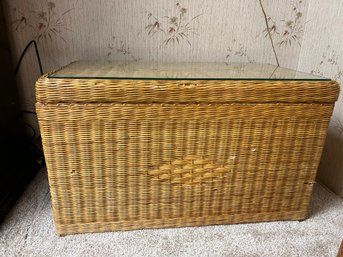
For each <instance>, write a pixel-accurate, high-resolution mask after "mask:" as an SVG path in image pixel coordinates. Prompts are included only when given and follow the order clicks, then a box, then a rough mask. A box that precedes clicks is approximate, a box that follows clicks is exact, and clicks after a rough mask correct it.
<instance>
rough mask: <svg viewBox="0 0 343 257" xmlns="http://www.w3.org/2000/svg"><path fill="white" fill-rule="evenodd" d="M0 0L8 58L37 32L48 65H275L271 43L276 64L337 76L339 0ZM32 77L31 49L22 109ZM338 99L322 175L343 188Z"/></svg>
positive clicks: (22, 79) (342, 53)
mask: <svg viewBox="0 0 343 257" xmlns="http://www.w3.org/2000/svg"><path fill="white" fill-rule="evenodd" d="M3 4H4V9H5V15H6V21H7V24H8V33H9V35H10V39H11V42H12V46H13V47H12V50H13V51H12V52H13V59H14V63H16V62H17V61H18V59H19V56H20V54H21V52H22V51H23V49H24V48H25V46H26V44H27V43H28V42H29V41H30V40H32V39H35V40H36V41H37V43H38V47H39V50H40V53H41V58H42V64H43V68H44V71H49V70H53V69H56V68H58V67H60V66H62V65H66V64H68V63H69V62H71V61H74V60H79V59H87V60H93V59H102V60H108V61H111V60H129V61H134V62H139V61H157V60H158V61H169V62H172V61H210V62H224V63H231V62H247V63H253V62H260V63H273V64H275V61H276V60H275V56H274V53H273V50H275V52H276V54H277V57H278V60H279V62H280V65H281V66H284V67H288V68H292V69H299V70H302V71H305V72H306V71H307V72H312V73H315V74H320V75H322V76H327V77H330V78H332V79H336V80H338V81H340V82H342V80H343V70H342V67H343V47H342V46H341V45H340V43H339V42H341V40H342V35H343V33H342V32H343V31H342V30H343V29H342V28H341V26H340V24H343V17H340V15H339V13H340V12H339V11H338V10H341V11H342V10H343V3H342V2H341V1H339V0H328V1H320V0H289V1H284V0H241V1H234V0H229V1H227V0H217V1H205V0H170V1H159V0H151V1H146V0H130V1H124V0H121V1H105V0H100V1H96V2H94V1H82V0H59V1H56V0H4V1H3ZM261 7H263V10H262V8H261ZM263 11H264V13H265V16H264V13H263ZM329 13H330V14H332V15H329V16H328V15H326V14H329ZM323 14H325V15H323ZM266 23H267V24H268V27H266ZM269 34H270V36H271V38H272V40H273V45H272V44H271V41H270V37H269ZM273 48H274V49H273ZM38 76H39V73H38V66H37V61H36V59H35V55H34V53H33V51H29V53H28V54H27V56H25V59H24V61H23V63H22V67H21V69H20V72H19V76H18V84H19V90H20V92H21V93H22V94H21V101H22V104H23V107H24V108H25V109H28V110H34V102H35V96H34V83H35V81H36V79H37V78H38ZM342 102H343V99H342V97H340V100H339V102H338V103H337V104H336V108H335V112H334V115H333V118H332V122H331V124H330V129H329V134H328V139H327V143H326V146H325V150H324V154H323V158H322V162H321V165H320V175H319V179H320V180H322V181H323V182H324V183H326V184H327V185H328V186H330V187H331V188H332V189H333V190H334V191H336V192H337V193H338V194H340V195H342V196H343V175H342V174H343V171H342V167H343V163H342V161H339V160H341V159H342V160H343V158H341V155H342V154H343V126H342V124H343V117H342V116H343V115H342V113H343V107H342V106H343V103H342ZM32 123H35V120H32Z"/></svg>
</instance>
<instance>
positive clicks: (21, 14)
mask: <svg viewBox="0 0 343 257" xmlns="http://www.w3.org/2000/svg"><path fill="white" fill-rule="evenodd" d="M42 4H43V5H42V7H41V8H40V9H36V10H25V11H23V10H21V9H20V7H13V8H12V11H13V13H14V15H13V16H14V17H15V19H14V20H13V21H12V22H11V23H12V25H13V26H14V28H15V31H17V32H18V31H19V32H20V31H22V30H25V29H30V30H31V33H32V35H33V38H32V39H36V40H38V41H39V40H42V39H43V40H46V39H49V40H54V39H61V40H62V41H64V42H65V43H66V40H65V38H64V37H63V32H64V31H65V30H70V28H69V27H68V24H67V23H66V22H65V17H66V16H67V15H68V14H69V13H70V12H71V11H72V9H68V10H66V11H63V12H62V13H57V12H56V4H55V2H48V1H43V2H42Z"/></svg>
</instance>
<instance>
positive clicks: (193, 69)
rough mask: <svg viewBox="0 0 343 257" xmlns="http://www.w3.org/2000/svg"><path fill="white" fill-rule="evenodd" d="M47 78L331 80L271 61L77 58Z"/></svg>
mask: <svg viewBox="0 0 343 257" xmlns="http://www.w3.org/2000/svg"><path fill="white" fill-rule="evenodd" d="M49 78H71V79H72V78H75V79H78V78H83V79H87V78H89V79H140V80H144V79H146V80H330V79H327V78H324V77H318V76H314V75H312V74H309V73H303V72H298V71H295V70H290V69H286V68H282V67H277V66H275V65H270V64H256V63H254V64H242V63H232V64H226V63H190V62H189V63H188V62H180V63H175V62H174V63H165V62H163V63H161V62H106V61H103V62H101V61H78V62H73V63H71V64H69V65H68V66H66V67H64V68H62V69H61V70H59V71H56V72H54V73H52V74H50V75H49Z"/></svg>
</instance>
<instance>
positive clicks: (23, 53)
mask: <svg viewBox="0 0 343 257" xmlns="http://www.w3.org/2000/svg"><path fill="white" fill-rule="evenodd" d="M32 44H33V46H34V47H35V51H36V56H37V60H38V65H39V71H40V75H41V76H42V75H43V68H42V62H41V60H40V56H39V51H38V47H37V42H36V41H35V40H31V41H30V42H29V43H28V44H27V45H26V47H25V49H24V51H23V52H22V53H21V55H20V58H19V61H18V64H17V66H16V68H15V70H14V76H17V74H18V71H19V68H20V64H21V62H22V60H23V58H24V56H25V54H26V51H27V49H29V47H30V46H31V45H32Z"/></svg>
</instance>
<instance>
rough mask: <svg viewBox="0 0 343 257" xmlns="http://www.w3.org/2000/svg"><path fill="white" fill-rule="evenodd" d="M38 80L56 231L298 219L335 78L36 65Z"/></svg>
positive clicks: (306, 198) (327, 116)
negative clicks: (98, 74) (54, 73)
mask: <svg viewBox="0 0 343 257" xmlns="http://www.w3.org/2000/svg"><path fill="white" fill-rule="evenodd" d="M36 92H37V105H36V107H37V114H38V118H39V125H40V130H41V134H42V140H43V147H44V153H45V158H46V164H47V169H48V175H49V184H50V189H51V198H52V206H53V213H54V222H55V225H56V229H57V233H58V234H60V235H65V234H71V233H84V232H100V231H112V230H128V229H137V228H156V227H179V226H190V225H209V224H227V223H240V222H257V221H272V220H300V219H304V218H305V217H306V215H307V208H308V205H309V199H310V195H311V191H312V186H313V183H314V181H315V176H316V171H317V166H318V163H319V160H320V156H321V152H322V148H323V144H324V140H325V135H326V129H327V127H328V122H329V119H330V116H331V113H332V109H333V102H334V101H335V100H336V99H337V94H338V86H337V83H335V82H332V81H320V82H318V81H267V80H266V81H238V80H237V81H215V80H208V81H206V80H205V81H192V82H190V81H177V80H163V81H158V80H151V81H149V80H141V81H137V80H135V81H130V80H110V79H56V78H55V79H53V78H48V77H47V76H43V77H42V78H40V79H39V81H38V82H37V84H36Z"/></svg>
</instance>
